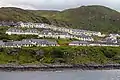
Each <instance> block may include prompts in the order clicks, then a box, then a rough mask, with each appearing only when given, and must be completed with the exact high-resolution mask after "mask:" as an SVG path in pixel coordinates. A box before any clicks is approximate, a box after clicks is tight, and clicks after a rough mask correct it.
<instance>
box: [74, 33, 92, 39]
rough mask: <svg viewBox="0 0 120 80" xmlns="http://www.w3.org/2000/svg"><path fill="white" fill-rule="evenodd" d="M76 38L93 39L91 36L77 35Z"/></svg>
mask: <svg viewBox="0 0 120 80" xmlns="http://www.w3.org/2000/svg"><path fill="white" fill-rule="evenodd" d="M76 37H81V38H92V37H91V36H86V35H84V34H81V35H76Z"/></svg>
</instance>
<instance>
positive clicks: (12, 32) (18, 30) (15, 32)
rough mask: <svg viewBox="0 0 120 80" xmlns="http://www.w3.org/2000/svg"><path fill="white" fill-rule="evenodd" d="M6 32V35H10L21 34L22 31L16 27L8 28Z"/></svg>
mask: <svg viewBox="0 0 120 80" xmlns="http://www.w3.org/2000/svg"><path fill="white" fill-rule="evenodd" d="M6 34H8V35H12V34H17V35H21V34H24V31H23V30H21V29H17V28H9V29H8V30H7V31H6Z"/></svg>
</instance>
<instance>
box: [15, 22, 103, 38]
mask: <svg viewBox="0 0 120 80" xmlns="http://www.w3.org/2000/svg"><path fill="white" fill-rule="evenodd" d="M17 24H18V26H16V27H22V28H44V29H51V30H53V31H61V32H67V33H70V34H72V35H80V34H84V35H86V36H92V35H94V36H99V37H105V35H104V34H101V32H96V31H89V30H80V29H72V28H65V27H58V26H54V25H48V24H44V23H31V22H28V23H23V22H18V23H17Z"/></svg>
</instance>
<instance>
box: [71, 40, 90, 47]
mask: <svg viewBox="0 0 120 80" xmlns="http://www.w3.org/2000/svg"><path fill="white" fill-rule="evenodd" d="M69 46H89V42H86V41H73V42H71V43H69Z"/></svg>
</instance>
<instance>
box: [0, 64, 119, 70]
mask: <svg viewBox="0 0 120 80" xmlns="http://www.w3.org/2000/svg"><path fill="white" fill-rule="evenodd" d="M113 69H120V64H106V65H88V64H78V65H50V64H49V65H48V64H44V65H8V64H6V65H0V71H59V70H60V71H61V70H113Z"/></svg>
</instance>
